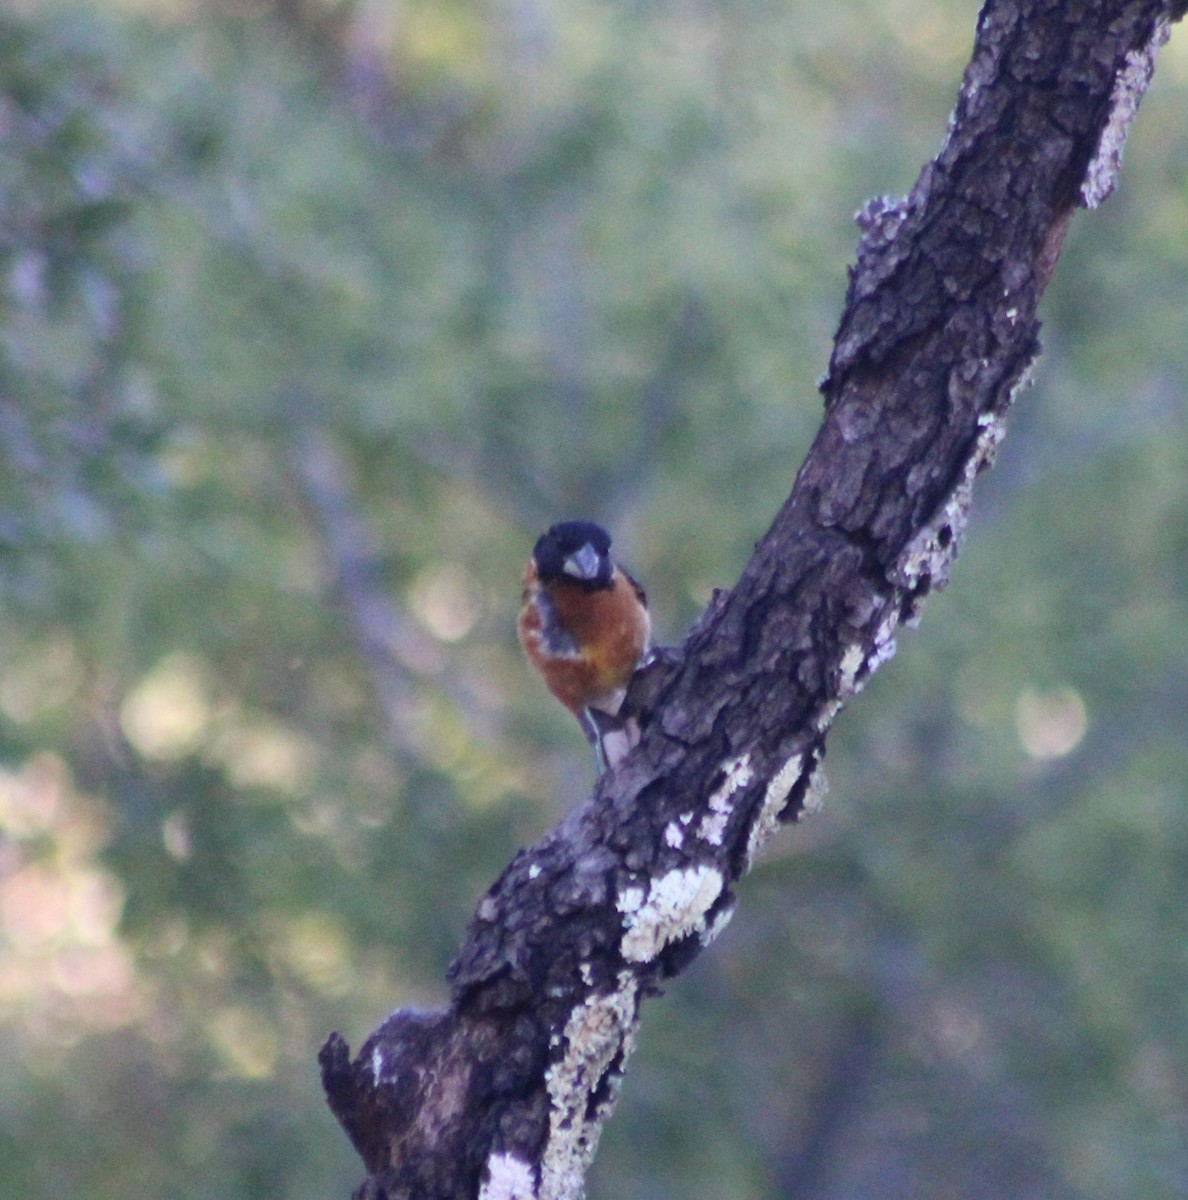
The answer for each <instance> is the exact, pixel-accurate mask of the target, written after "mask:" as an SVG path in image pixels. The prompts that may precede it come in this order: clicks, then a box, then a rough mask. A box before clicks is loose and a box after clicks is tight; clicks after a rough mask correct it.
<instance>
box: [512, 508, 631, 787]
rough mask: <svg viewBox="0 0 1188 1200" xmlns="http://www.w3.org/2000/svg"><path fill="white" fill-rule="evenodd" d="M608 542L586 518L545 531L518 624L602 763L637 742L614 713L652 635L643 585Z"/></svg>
mask: <svg viewBox="0 0 1188 1200" xmlns="http://www.w3.org/2000/svg"><path fill="white" fill-rule="evenodd" d="M610 545H611V539H610V535H609V534H608V533H607V532H606V530H605V529H603V528H602V527H601V526H600V525H595V524H593V522H590V521H562V522H561V523H560V524H559V525H554V526H553V527H552V528H551V529H549V530H548V531H547V532H546V533H544V534H542V535H541V537H540V538H539V539H538V540H537V543H536V547H535V549H534V550H533V551H532V557H531V558H530V559H529V560H528V566H527V567H526V568H525V571H524V599H523V603H522V605H521V607H520V619H519V622H518V630H519V634H520V641H521V642H522V643H523V646H524V650H525V652H526V653H527V655H528V659H529V661H530V662H531V663H532V665H533V666H534V667H536V669H537V670H538V671H539V672H540V673H541V675H543V676H544V681H545V683H546V684H547V685H548V688H549V691H550V692H552V693H553V695H554V696H556V697H557V699H558V700H560V701H561V703H562V704H564V705H565V707H566V708H568V709H569V711H570V712H572V713H573V714H574V716H576V717H577V719H578V721H579V722H581V726H582V729H583V730H584V731H585V733H586V736H587V737H588V738H589V739H590V741H591V743H593V745H594V749H595V753H596V754H597V756H598V760H599V765H600V766H602V767H606V766H614V765H615V763H617V762H618V761H619V759H620V758H622V757H623V755H624V754H626V752H627V751H628V750H629V749H630V748H631V746H632V745H634V744H635V741H636V740H637V739H638V731H635V733H634V736H633V734H632V731H631V730H629V729H627V728H626V726H625V725H624V724H622V723H619V722H617V721H616V718H617V716H618V713H619V709H620V707H621V706H622V703H623V697H624V696H625V695H626V692H627V684H628V683H629V682H630V681H631V677H632V675H634V674H635V672H636V670H638V668H639V667H640V666H642V665H643V662H644V660H645V658H646V657H647V655H648V651H649V648H650V644H651V637H652V619H651V617H650V616H649V614H648V601H647V597H646V596H645V595H644V590H643V588H641V587H640V586H639V584H638V583H636V582H635V580H634V579H632V578H631V576H630V575H628V574H627V572H626V571H624V570H623V568H622V567H620V566H619V565H618V564H617V563H615V562H613V561H612V560H611V557H610Z"/></svg>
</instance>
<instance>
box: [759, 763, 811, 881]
mask: <svg viewBox="0 0 1188 1200" xmlns="http://www.w3.org/2000/svg"><path fill="white" fill-rule="evenodd" d="M803 770H804V755H803V754H793V755H792V757H791V758H790V759H788V761H787V762H785V763H784V765H783V766H782V767H780V769H779V770H778V771H777V772H776V773H775V774H774V775H773V776H772V777H771V779H770V780H768V783H767V789H766V790H765V791H764V793H763V803H762V804H761V805H760V806H759V813H758V815H757V816H756V817H755V823H754V824H753V825H752V826H751V832H750V834H749V835H748V837H747V868H748V869H750V867H751V866H752V864H753V863H754V862H755V855H756V854H758V853H759V849H760V847H761V846H762V845H763V843H764V842H766V841H767V839H768V838H769V837H771V835H772V834H773V833H774V832H775V831H776V829H778V828H779V824H780V820H779V818H780V813H781V812H783V811H784V805H785V804H787V802H788V794H789V793H790V792H791V791H792V785H793V784H794V783H795V782H796V781H797V780H798V779H799V778H800V774H801V772H802V771H803Z"/></svg>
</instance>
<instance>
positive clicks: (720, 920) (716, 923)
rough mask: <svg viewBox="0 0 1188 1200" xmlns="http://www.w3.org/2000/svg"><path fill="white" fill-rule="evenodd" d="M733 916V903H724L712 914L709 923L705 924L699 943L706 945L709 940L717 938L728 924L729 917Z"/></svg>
mask: <svg viewBox="0 0 1188 1200" xmlns="http://www.w3.org/2000/svg"><path fill="white" fill-rule="evenodd" d="M733 916H734V905H733V904H724V905H722V907H721V908H720V909H718V911H717V912H716V913H715V914H714V916H713V919H712V920H711V921H710V923H709V925H707V926H706V930H705V932H704V933H703V934H702V935H701V944H702V945H703V946H708V945H709V944H710V942H712V941H714V940H715V938H717V936H718V934H720V933H721V932H722V930H723V929H725V928H726V926H727V925H729V924H730V918H731V917H733Z"/></svg>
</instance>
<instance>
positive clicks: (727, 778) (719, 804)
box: [697, 754, 755, 846]
mask: <svg viewBox="0 0 1188 1200" xmlns="http://www.w3.org/2000/svg"><path fill="white" fill-rule="evenodd" d="M719 770H720V771H721V772H722V775H723V776H724V778H723V780H722V782H721V784H720V785H719V786H718V787H717V788H716V789H715V791H714V794H713V795H712V796H710V798H709V801H708V805H707V807H708V808H709V812H707V813H706V815H705V816H704V817H702V818H701V824H700V825H699V826H698V827H697V836H698V837H699V838H701V840H702V841H703V842H709V844H710V845H711V846H720V845H721V844H722V838H723V837H725V835H726V822H727V821H729V820H730V814H731V813H732V812H733V811H734V804H735V797H736V796H737V795H738V793H739V792H741V791H742V790H743V788H745V787H746V786H747V784H749V783H750V782H751V780H752V779H753V778H754V777H755V772H754V771H752V770H751V756H750V755H749V754H741V755H739V756H738V758H732V759H730V760H729V761H727V762H724V763H723V764H722V765H721V767H720V768H719Z"/></svg>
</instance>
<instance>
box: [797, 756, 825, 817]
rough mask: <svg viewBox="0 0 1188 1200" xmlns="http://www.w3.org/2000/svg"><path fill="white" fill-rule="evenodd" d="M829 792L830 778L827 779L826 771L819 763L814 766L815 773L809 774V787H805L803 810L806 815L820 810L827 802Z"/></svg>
mask: <svg viewBox="0 0 1188 1200" xmlns="http://www.w3.org/2000/svg"><path fill="white" fill-rule="evenodd" d="M828 794H829V780H828V779H826V777H825V771H824V770H823V769H822V767H821V765H820V764H819V763H818V764H817V766H816V767H814V768H813V773H812V774H811V775H810V776H809V781H808V787H806V788H805V789H804V802H803V806H802V808H801V811H802V812H803V813H804V815H805V816H810V815H811V814H812V813H818V812H820V811H821V806H822V805H823V804H824V803H825V797H826V796H827V795H828Z"/></svg>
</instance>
